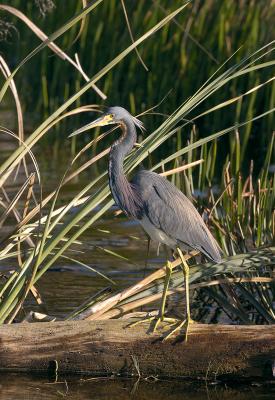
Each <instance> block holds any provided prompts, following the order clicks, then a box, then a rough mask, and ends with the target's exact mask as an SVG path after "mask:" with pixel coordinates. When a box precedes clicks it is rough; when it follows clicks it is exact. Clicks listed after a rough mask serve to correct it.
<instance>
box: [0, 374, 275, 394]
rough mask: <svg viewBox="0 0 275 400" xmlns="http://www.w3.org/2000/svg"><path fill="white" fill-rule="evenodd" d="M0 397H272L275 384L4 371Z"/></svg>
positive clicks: (0, 377) (1, 378) (0, 381)
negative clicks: (219, 383)
mask: <svg viewBox="0 0 275 400" xmlns="http://www.w3.org/2000/svg"><path fill="white" fill-rule="evenodd" d="M0 393H1V394H0V399H5V400H17V399H20V400H21V399H22V400H43V399H47V400H54V399H61V398H67V399H74V400H78V399H79V400H88V399H93V400H96V399H101V400H126V399H141V400H142V399H144V400H219V399H223V400H232V399H234V400H250V399H255V400H264V399H266V400H271V399H274V398H275V387H274V385H273V386H272V385H270V386H269V387H258V386H249V387H244V388H243V387H240V388H228V387H224V386H214V387H213V386H211V387H209V386H208V387H206V386H205V385H204V384H200V385H198V384H195V385H194V383H192V384H191V383H188V382H175V381H156V382H155V381H154V382H148V381H144V380H140V381H139V382H135V381H134V380H111V379H97V378H90V379H89V378H78V379H76V378H74V379H73V380H72V379H66V380H65V379H63V378H59V380H58V382H49V381H48V380H47V379H45V378H38V377H34V376H32V377H30V376H25V375H23V376H22V375H16V374H7V375H6V374H4V375H1V376H0Z"/></svg>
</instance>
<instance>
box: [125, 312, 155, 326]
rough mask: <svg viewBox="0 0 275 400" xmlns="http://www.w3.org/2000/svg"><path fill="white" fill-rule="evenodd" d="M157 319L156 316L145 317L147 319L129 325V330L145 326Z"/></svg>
mask: <svg viewBox="0 0 275 400" xmlns="http://www.w3.org/2000/svg"><path fill="white" fill-rule="evenodd" d="M156 318H157V317H156V316H155V315H154V316H151V317H150V316H149V317H145V318H142V319H141V320H139V321H135V322H132V323H131V324H129V325H128V327H129V328H133V327H134V326H137V325H139V324H144V323H148V322H152V321H154V319H156Z"/></svg>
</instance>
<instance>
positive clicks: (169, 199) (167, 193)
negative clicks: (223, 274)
mask: <svg viewBox="0 0 275 400" xmlns="http://www.w3.org/2000/svg"><path fill="white" fill-rule="evenodd" d="M132 183H133V184H134V187H135V189H136V191H137V192H138V193H139V196H140V197H141V199H142V204H143V207H142V208H143V214H142V217H141V224H142V220H143V219H144V218H148V220H149V221H150V222H151V224H152V225H153V226H154V227H155V228H156V229H158V230H160V231H162V232H164V233H165V236H166V237H164V240H163V241H162V243H166V244H167V245H168V246H170V247H172V248H174V249H175V248H177V247H179V248H181V249H182V250H184V251H188V250H190V249H196V250H199V251H201V252H202V253H204V254H205V255H206V256H207V257H208V258H210V259H212V260H213V261H215V262H219V261H220V260H221V256H220V250H219V247H218V245H217V243H216V241H215V239H214V238H213V236H212V234H211V233H210V231H209V229H208V228H207V226H206V225H205V223H204V221H203V219H202V218H201V216H200V214H199V213H198V211H197V210H196V208H195V207H194V206H193V204H192V203H191V201H190V200H189V199H188V198H187V197H186V196H185V195H184V194H183V193H182V192H181V191H180V190H179V189H178V188H177V187H176V186H174V185H173V184H172V183H171V182H170V181H168V180H167V179H166V178H164V177H162V176H160V175H158V174H156V173H154V172H150V171H146V170H141V171H139V172H138V173H137V174H136V175H135V177H134V179H133V181H132ZM146 223H147V220H146V219H145V225H144V228H145V230H146ZM167 238H168V239H169V241H168V243H167Z"/></svg>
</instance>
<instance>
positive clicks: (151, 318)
mask: <svg viewBox="0 0 275 400" xmlns="http://www.w3.org/2000/svg"><path fill="white" fill-rule="evenodd" d="M153 321H155V323H154V327H153V330H152V331H153V332H155V331H156V330H157V328H158V326H159V324H160V323H161V322H164V323H165V322H166V323H169V324H172V325H175V324H177V323H178V322H179V320H178V319H175V318H168V317H164V316H158V315H154V316H149V317H146V318H142V319H141V320H140V321H136V322H133V323H131V324H130V325H128V327H129V328H132V327H133V326H137V325H139V324H143V323H148V322H153Z"/></svg>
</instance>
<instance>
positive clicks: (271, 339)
mask: <svg viewBox="0 0 275 400" xmlns="http://www.w3.org/2000/svg"><path fill="white" fill-rule="evenodd" d="M128 324H129V322H128V321H125V320H106V321H72V322H55V323H33V324H13V325H9V326H7V325H5V326H1V327H0V369H1V370H13V371H49V370H51V369H52V370H55V369H56V370H58V372H59V373H68V374H69V373H74V374H75V373H83V374H94V375H106V374H111V373H112V374H135V375H138V374H141V375H142V376H149V375H154V376H173V377H179V376H180V377H187V376H188V377H197V376H206V375H207V376H208V377H211V375H212V376H213V374H215V375H217V376H220V375H224V374H234V375H236V376H238V377H248V376H258V377H266V378H270V377H271V376H272V365H274V364H273V363H274V360H275V326H274V325H273V326H232V325H231V326H228V325H200V324H194V325H192V326H191V327H190V333H189V336H188V342H187V343H184V342H177V343H175V339H176V338H175V339H171V340H168V341H165V342H163V341H160V340H159V339H160V335H161V333H164V330H165V329H169V327H167V326H166V327H165V326H164V330H163V331H161V330H160V331H158V332H157V333H154V334H153V333H148V328H149V325H147V324H141V325H137V326H135V327H132V328H129V327H128Z"/></svg>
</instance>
